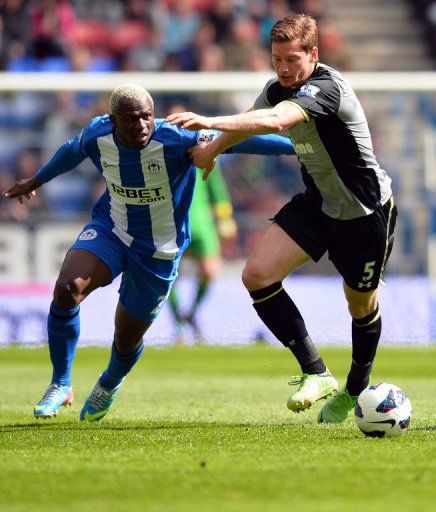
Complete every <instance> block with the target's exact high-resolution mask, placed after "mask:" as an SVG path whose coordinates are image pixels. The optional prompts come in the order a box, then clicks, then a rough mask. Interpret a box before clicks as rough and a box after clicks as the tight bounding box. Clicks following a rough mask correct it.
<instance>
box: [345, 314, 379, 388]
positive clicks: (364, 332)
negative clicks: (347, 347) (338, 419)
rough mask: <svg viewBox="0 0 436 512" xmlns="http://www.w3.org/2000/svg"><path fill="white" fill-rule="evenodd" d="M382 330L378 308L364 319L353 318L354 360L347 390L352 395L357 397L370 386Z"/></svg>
mask: <svg viewBox="0 0 436 512" xmlns="http://www.w3.org/2000/svg"><path fill="white" fill-rule="evenodd" d="M381 328H382V319H381V315H380V311H379V309H378V306H377V308H376V309H375V311H373V312H372V313H370V314H369V315H368V316H366V317H364V318H358V319H357V318H353V322H352V340H353V351H352V358H353V360H352V363H351V368H350V373H349V374H348V377H347V390H348V392H349V393H350V395H354V396H357V395H358V394H359V393H360V392H361V391H363V390H364V389H365V388H366V387H367V386H368V384H369V376H370V373H371V370H372V364H373V362H374V359H375V354H376V352H377V345H378V342H379V339H380V334H381Z"/></svg>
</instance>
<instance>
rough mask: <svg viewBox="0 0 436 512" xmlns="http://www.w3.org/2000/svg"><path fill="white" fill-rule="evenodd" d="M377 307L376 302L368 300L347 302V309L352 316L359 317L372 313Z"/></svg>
mask: <svg viewBox="0 0 436 512" xmlns="http://www.w3.org/2000/svg"><path fill="white" fill-rule="evenodd" d="M376 308H377V303H375V304H373V303H372V302H369V303H367V304H349V305H348V310H349V312H350V315H351V316H352V317H353V318H356V319H360V318H365V317H366V316H368V315H370V314H371V313H373V312H374V311H375V310H376Z"/></svg>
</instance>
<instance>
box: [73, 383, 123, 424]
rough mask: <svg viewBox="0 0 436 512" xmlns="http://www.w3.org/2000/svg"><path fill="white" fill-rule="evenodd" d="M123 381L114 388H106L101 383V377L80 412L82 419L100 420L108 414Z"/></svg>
mask: <svg viewBox="0 0 436 512" xmlns="http://www.w3.org/2000/svg"><path fill="white" fill-rule="evenodd" d="M123 380H124V379H123ZM122 383H123V381H121V382H120V383H119V384H118V385H117V386H115V387H114V388H113V389H106V388H104V387H102V386H101V385H100V379H99V380H98V381H97V384H96V385H95V387H94V389H93V390H92V393H91V394H90V395H89V397H88V399H87V400H86V402H85V404H84V406H83V408H82V410H81V412H80V419H81V420H82V421H83V420H86V421H99V420H101V419H102V418H103V417H104V416H106V414H107V413H108V411H109V408H110V406H111V405H112V402H113V401H114V400H115V397H116V396H117V394H118V391H119V389H120V387H121V384H122Z"/></svg>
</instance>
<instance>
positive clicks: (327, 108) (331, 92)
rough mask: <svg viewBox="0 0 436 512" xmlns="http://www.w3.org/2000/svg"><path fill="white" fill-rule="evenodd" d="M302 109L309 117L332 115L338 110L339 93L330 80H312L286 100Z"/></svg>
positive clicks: (334, 83) (337, 87) (335, 85)
mask: <svg viewBox="0 0 436 512" xmlns="http://www.w3.org/2000/svg"><path fill="white" fill-rule="evenodd" d="M285 101H290V102H291V103H296V104H297V105H299V106H300V107H301V108H302V109H304V110H305V111H306V112H307V114H308V115H309V117H311V118H314V119H316V118H318V117H323V116H329V115H334V114H336V113H337V112H338V110H339V105H340V102H341V91H340V88H339V86H338V85H337V84H336V82H335V81H334V80H332V79H327V78H322V79H313V80H309V81H308V82H306V83H305V84H304V85H302V86H301V87H300V89H298V90H297V92H296V93H295V94H294V96H293V97H292V98H289V99H288V100H285Z"/></svg>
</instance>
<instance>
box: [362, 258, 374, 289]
mask: <svg viewBox="0 0 436 512" xmlns="http://www.w3.org/2000/svg"><path fill="white" fill-rule="evenodd" d="M374 265H375V261H367V262H366V263H365V267H364V269H363V274H362V282H360V283H359V285H358V286H359V288H370V287H371V285H372V283H371V279H372V276H373V275H374Z"/></svg>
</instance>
